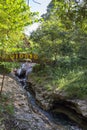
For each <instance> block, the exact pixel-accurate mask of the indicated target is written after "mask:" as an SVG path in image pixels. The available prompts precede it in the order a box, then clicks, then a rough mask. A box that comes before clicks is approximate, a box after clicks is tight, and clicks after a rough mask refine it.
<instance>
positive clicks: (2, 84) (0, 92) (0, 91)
mask: <svg viewBox="0 0 87 130" xmlns="http://www.w3.org/2000/svg"><path fill="white" fill-rule="evenodd" d="M4 79H5V74H3V77H2V83H1V90H0V95H1V94H2V90H3V86H4Z"/></svg>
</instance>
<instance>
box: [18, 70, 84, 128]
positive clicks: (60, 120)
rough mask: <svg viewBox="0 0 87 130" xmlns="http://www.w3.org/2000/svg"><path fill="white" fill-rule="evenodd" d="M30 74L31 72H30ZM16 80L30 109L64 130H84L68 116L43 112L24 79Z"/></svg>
mask: <svg viewBox="0 0 87 130" xmlns="http://www.w3.org/2000/svg"><path fill="white" fill-rule="evenodd" d="M30 72H31V70H30ZM16 79H17V80H18V82H20V83H21V86H22V87H23V88H24V89H25V90H26V92H27V96H28V100H29V103H30V105H31V108H32V109H33V110H34V111H37V112H39V113H41V114H43V115H45V116H46V118H47V119H48V120H49V121H51V122H53V123H55V124H56V125H62V126H63V127H64V128H65V130H84V129H82V128H80V126H79V125H78V124H77V123H75V122H74V121H72V120H71V119H69V118H68V116H66V115H65V114H63V113H54V112H52V111H51V110H49V111H45V110H43V109H42V108H40V106H38V105H37V103H36V100H35V98H34V94H33V93H32V91H31V90H30V89H29V86H27V83H26V77H21V78H19V77H18V76H16Z"/></svg>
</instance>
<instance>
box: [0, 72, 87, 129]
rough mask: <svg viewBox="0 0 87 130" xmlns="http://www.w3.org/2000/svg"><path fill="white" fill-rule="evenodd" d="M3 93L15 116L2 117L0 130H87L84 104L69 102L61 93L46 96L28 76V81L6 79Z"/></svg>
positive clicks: (86, 114)
mask: <svg viewBox="0 0 87 130" xmlns="http://www.w3.org/2000/svg"><path fill="white" fill-rule="evenodd" d="M30 72H31V70H30ZM1 78H2V75H0V79H1ZM3 92H4V93H5V92H6V93H8V94H9V95H10V97H11V98H12V99H13V104H14V108H15V112H14V115H13V116H12V117H8V116H6V119H5V120H4V122H3V123H2V124H0V130H87V100H71V99H67V98H66V95H65V93H63V92H58V91H57V92H55V91H54V92H52V91H49V92H48V91H46V89H45V87H44V86H39V85H37V83H36V82H35V81H34V80H33V79H32V77H31V75H30V73H29V75H28V80H26V77H25V76H24V77H21V78H18V77H16V76H15V75H14V73H11V74H10V75H9V76H6V77H5V82H4V91H3Z"/></svg>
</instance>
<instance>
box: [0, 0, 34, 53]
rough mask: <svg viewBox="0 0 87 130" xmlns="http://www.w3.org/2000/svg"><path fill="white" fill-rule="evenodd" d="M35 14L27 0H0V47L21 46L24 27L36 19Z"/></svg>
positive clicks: (5, 48) (4, 48)
mask: <svg viewBox="0 0 87 130" xmlns="http://www.w3.org/2000/svg"><path fill="white" fill-rule="evenodd" d="M35 15H36V14H35V13H32V12H31V11H30V7H29V6H28V5H26V2H25V0H0V49H1V50H3V51H4V50H5V51H6V50H7V48H8V49H9V48H10V49H11V48H14V47H17V45H19V46H20V44H22V42H23V37H24V35H23V30H24V27H25V26H27V25H30V24H32V23H33V22H34V21H35V20H36V18H35Z"/></svg>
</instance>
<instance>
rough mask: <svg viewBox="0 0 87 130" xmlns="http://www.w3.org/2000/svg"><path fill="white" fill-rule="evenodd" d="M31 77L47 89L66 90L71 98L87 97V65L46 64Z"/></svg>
mask: <svg viewBox="0 0 87 130" xmlns="http://www.w3.org/2000/svg"><path fill="white" fill-rule="evenodd" d="M31 78H32V79H33V80H34V81H35V83H36V84H38V86H44V87H45V88H46V89H47V91H55V90H56V91H64V92H65V93H66V94H67V97H69V98H71V99H73V98H77V99H87V69H86V67H82V66H77V67H76V66H75V67H73V68H69V67H65V66H64V67H60V66H56V67H50V66H46V67H45V68H43V69H42V70H40V71H38V72H33V73H32V74H31Z"/></svg>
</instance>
